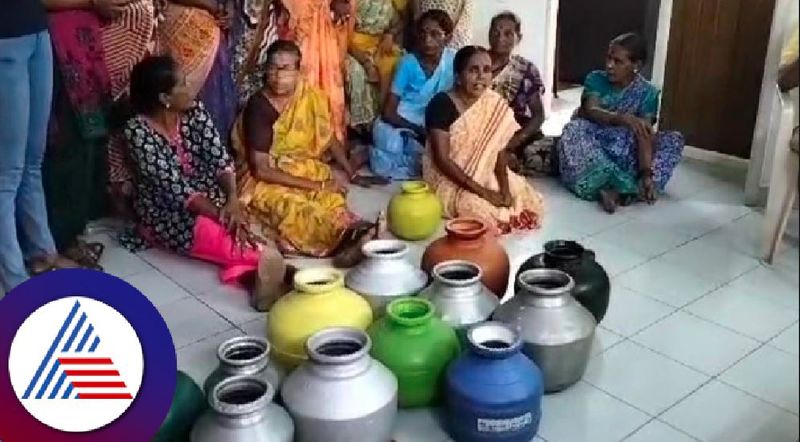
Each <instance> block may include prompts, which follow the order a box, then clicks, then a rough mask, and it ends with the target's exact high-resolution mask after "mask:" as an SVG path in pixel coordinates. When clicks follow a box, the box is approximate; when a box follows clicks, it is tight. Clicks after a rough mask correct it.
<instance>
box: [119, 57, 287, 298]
mask: <svg viewBox="0 0 800 442" xmlns="http://www.w3.org/2000/svg"><path fill="white" fill-rule="evenodd" d="M131 104H132V105H133V108H134V110H135V112H136V113H137V115H136V116H135V117H133V118H131V119H130V120H129V121H128V122H127V123H126V125H125V129H124V134H125V138H126V139H127V142H128V145H129V148H130V157H131V161H132V163H133V169H134V170H135V171H136V196H135V199H134V209H135V211H136V215H137V217H138V222H139V225H138V229H137V233H138V236H139V238H140V241H139V245H144V244H153V245H157V246H160V247H163V248H165V249H168V250H172V251H174V252H177V253H180V254H183V255H187V256H191V257H194V258H198V259H203V260H205V261H210V262H213V263H216V264H219V265H220V266H221V267H222V279H223V281H225V282H233V281H236V280H239V279H240V278H242V277H243V276H246V275H248V274H250V275H252V273H253V271H254V270H256V268H257V267H258V261H259V258H260V256H261V252H262V250H260V247H258V246H257V245H256V243H255V242H254V240H253V236H252V235H251V233H250V230H249V228H248V227H247V224H246V221H245V217H244V213H243V211H242V209H241V207H240V206H239V200H238V198H237V194H236V175H235V173H234V169H233V162H232V160H231V157H230V156H229V154H228V151H227V149H226V147H225V145H224V144H223V142H222V140H221V138H220V135H219V133H218V132H217V129H216V128H215V127H214V123H213V122H212V120H211V116H210V115H209V113H208V112H207V111H206V110H205V108H204V107H203V105H202V104H201V103H200V102H198V101H195V97H192V96H190V94H189V93H188V91H187V88H186V83H185V76H184V75H183V74H182V73H181V72H180V70H179V68H178V66H177V64H176V63H175V61H174V60H173V59H172V58H170V57H150V58H147V59H145V60H143V61H142V62H141V63H139V64H138V65H137V66H136V67H135V68H134V69H133V72H132V74H131ZM131 245H132V246H135V245H136V244H131ZM271 257H274V260H275V261H276V262H275V263H272V264H274V265H273V267H274V269H275V271H272V272H268V274H272V275H275V276H276V278H274V279H276V280H275V281H274V282H275V284H276V286H278V285H280V283H281V282H282V281H283V279H284V278H283V277H284V275H283V274H282V273H281V274H279V275H278V274H276V272H278V270H279V269H285V265H284V264H283V262H282V258H280V255H279V254H277V253H272V254H271Z"/></svg>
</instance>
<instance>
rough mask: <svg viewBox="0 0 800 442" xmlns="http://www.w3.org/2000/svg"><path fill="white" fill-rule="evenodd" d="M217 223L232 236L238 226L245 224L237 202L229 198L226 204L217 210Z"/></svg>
mask: <svg viewBox="0 0 800 442" xmlns="http://www.w3.org/2000/svg"><path fill="white" fill-rule="evenodd" d="M219 222H220V224H222V225H223V226H225V228H226V229H227V230H228V232H230V233H231V234H233V233H234V232H235V230H236V227H237V226H238V225H239V224H244V223H245V216H244V211H243V210H242V206H241V204H239V200H237V199H236V198H229V199H228V202H227V203H225V205H224V206H222V208H221V209H219Z"/></svg>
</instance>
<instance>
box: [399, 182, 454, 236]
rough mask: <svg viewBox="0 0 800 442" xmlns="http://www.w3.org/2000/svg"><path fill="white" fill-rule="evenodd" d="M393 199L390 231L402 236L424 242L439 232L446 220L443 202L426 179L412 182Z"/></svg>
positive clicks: (405, 185) (402, 186)
mask: <svg viewBox="0 0 800 442" xmlns="http://www.w3.org/2000/svg"><path fill="white" fill-rule="evenodd" d="M400 189H401V192H400V193H398V194H396V195H395V196H393V197H392V200H391V201H389V210H388V212H389V213H388V215H389V216H388V220H389V230H391V231H392V233H394V234H395V236H397V237H398V238H402V239H405V240H409V241H420V240H423V239H426V238H429V237H430V236H431V235H433V234H434V233H436V231H437V230H438V229H439V225H440V224H441V222H442V203H441V202H440V201H439V198H438V197H437V196H436V195H435V194H434V193H433V192H431V188H430V187H429V186H428V185H427V184H426V183H424V182H422V181H409V182H407V183H403V184H402V185H401V186H400Z"/></svg>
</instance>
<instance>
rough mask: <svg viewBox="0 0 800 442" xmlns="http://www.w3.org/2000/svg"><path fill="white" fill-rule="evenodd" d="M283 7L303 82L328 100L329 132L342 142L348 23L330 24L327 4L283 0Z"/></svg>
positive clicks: (313, 0) (326, 1) (327, 1)
mask: <svg viewBox="0 0 800 442" xmlns="http://www.w3.org/2000/svg"><path fill="white" fill-rule="evenodd" d="M351 3H352V2H351ZM283 6H284V7H285V8H286V9H287V10H288V11H289V15H290V17H291V19H290V20H291V25H290V26H291V28H292V30H293V33H294V37H295V41H296V42H297V43H298V45H299V46H300V51H301V53H302V54H303V61H302V70H303V75H304V78H305V79H306V81H308V82H309V83H310V84H311V85H312V86H316V87H318V88H320V89H322V91H323V92H324V93H325V95H326V96H327V97H328V103H329V106H330V109H331V114H332V127H333V132H334V135H335V136H336V138H337V139H338V140H339V141H342V142H343V141H345V138H346V126H347V115H346V111H347V106H346V101H345V91H344V88H345V85H344V76H345V69H346V65H345V60H346V56H347V42H348V39H349V36H350V33H351V31H352V27H353V23H352V20H351V22H350V23H346V24H343V25H336V24H334V22H333V19H332V15H331V9H330V0H283Z"/></svg>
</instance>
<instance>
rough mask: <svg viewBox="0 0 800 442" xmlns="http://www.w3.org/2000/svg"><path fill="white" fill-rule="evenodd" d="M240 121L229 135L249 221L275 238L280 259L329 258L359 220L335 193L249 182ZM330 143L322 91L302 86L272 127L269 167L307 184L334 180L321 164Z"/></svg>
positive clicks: (239, 120) (241, 194)
mask: <svg viewBox="0 0 800 442" xmlns="http://www.w3.org/2000/svg"><path fill="white" fill-rule="evenodd" d="M242 119H243V117H241V116H240V117H239V119H238V121H237V123H236V128H235V130H234V134H233V145H234V148H235V150H236V152H237V163H238V164H237V175H238V182H239V197H240V201H241V203H242V205H243V206H244V207H246V208H247V211H248V213H249V214H250V215H251V217H252V221H253V222H254V223H255V224H257V225H259V226H260V227H261V228H262V229H263V230H264V231H265V232H266V235H267V236H269V237H272V238H276V242H277V244H278V247H279V248H280V249H281V251H282V252H283V253H286V254H294V255H307V256H313V257H327V256H330V255H331V254H332V253H333V252H334V250H335V249H336V248H337V247H338V246H339V244H340V243H341V241H342V239H343V237H344V234H345V233H346V231H347V228H348V227H349V226H350V225H352V224H353V223H354V222H355V221H357V220H358V218H357V217H356V216H355V215H354V214H353V213H351V212H350V211H349V210H348V209H347V198H346V197H345V195H343V194H340V193H334V192H328V191H309V190H303V189H297V188H291V187H286V186H281V185H277V184H268V183H264V182H261V181H259V180H257V179H256V178H254V177H253V176H252V175H251V173H250V168H249V164H248V161H247V158H248V151H247V145H246V140H245V138H244V131H243V121H242ZM332 138H333V131H332V128H331V119H330V111H329V110H328V103H327V99H326V98H325V96H324V95H323V94H322V92H321V91H319V90H317V89H316V88H314V87H313V86H311V85H308V84H305V83H301V84H300V85H298V87H297V91H296V92H295V96H294V98H293V99H292V101H291V103H290V104H289V105H288V106H287V108H286V109H285V110H284V111H283V112H282V113H281V116H280V117H279V118H278V120H277V121H276V122H275V124H274V125H273V145H272V148H271V149H270V152H269V158H270V167H274V168H276V169H279V170H281V171H282V172H284V173H287V174H289V175H292V176H295V177H299V178H305V179H308V180H311V181H317V182H320V181H327V180H330V179H332V178H333V175H332V172H331V169H330V167H329V166H328V165H327V164H326V163H325V162H324V161H323V159H322V158H323V156H324V155H325V154H326V153H327V151H328V148H329V146H330V142H331V140H332Z"/></svg>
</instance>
